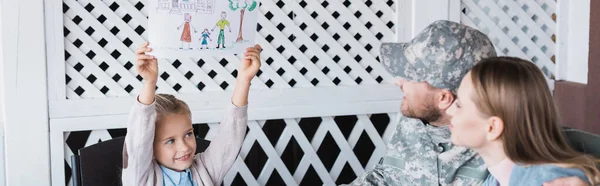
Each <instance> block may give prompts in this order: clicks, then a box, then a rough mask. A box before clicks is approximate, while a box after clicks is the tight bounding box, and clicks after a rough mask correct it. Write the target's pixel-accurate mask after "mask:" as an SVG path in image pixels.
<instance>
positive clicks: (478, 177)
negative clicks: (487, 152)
mask: <svg viewBox="0 0 600 186" xmlns="http://www.w3.org/2000/svg"><path fill="white" fill-rule="evenodd" d="M487 176H488V172H487V169H486V167H485V164H484V162H483V160H482V159H481V157H480V156H479V155H477V154H476V153H475V152H474V151H472V150H469V149H467V148H465V147H456V146H454V145H453V144H451V142H450V130H449V129H448V127H434V126H432V125H429V124H425V123H423V122H422V121H421V120H418V119H412V118H406V117H401V119H400V122H399V123H398V126H397V128H396V131H395V132H394V135H393V136H392V138H391V139H390V141H389V143H388V144H387V150H386V153H385V155H384V157H383V158H382V161H381V162H380V163H379V164H377V165H376V166H375V167H374V168H373V170H370V171H366V172H365V173H363V174H362V175H360V176H359V177H358V178H357V179H356V180H354V181H353V182H352V183H350V184H349V185H432V186H433V185H481V184H482V183H483V181H485V179H486V177H487Z"/></svg>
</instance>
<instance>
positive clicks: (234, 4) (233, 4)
mask: <svg viewBox="0 0 600 186" xmlns="http://www.w3.org/2000/svg"><path fill="white" fill-rule="evenodd" d="M240 1H243V2H240ZM251 1H252V2H250V0H229V8H230V9H231V10H233V11H236V10H238V9H241V10H240V31H239V32H238V37H237V39H236V42H242V41H244V37H243V36H242V25H243V23H244V13H245V12H246V10H248V11H250V12H252V11H254V10H255V9H256V7H257V6H258V3H257V2H256V1H255V0H251ZM241 4H243V6H240V5H241Z"/></svg>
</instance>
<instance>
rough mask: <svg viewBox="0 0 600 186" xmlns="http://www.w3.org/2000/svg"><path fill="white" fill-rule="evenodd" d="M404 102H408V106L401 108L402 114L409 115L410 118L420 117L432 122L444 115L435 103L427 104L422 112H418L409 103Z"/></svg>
mask: <svg viewBox="0 0 600 186" xmlns="http://www.w3.org/2000/svg"><path fill="white" fill-rule="evenodd" d="M402 104H406V106H407V108H406V109H401V112H402V115H404V116H405V117H408V118H415V119H420V120H424V121H427V122H429V123H431V122H436V121H438V120H439V119H440V118H441V117H442V113H441V112H440V110H439V109H437V108H435V105H434V104H432V103H427V104H425V108H424V109H423V110H422V111H421V112H420V113H417V112H416V111H415V110H414V109H413V108H412V107H411V106H410V104H408V103H402Z"/></svg>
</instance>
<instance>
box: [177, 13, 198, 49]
mask: <svg viewBox="0 0 600 186" xmlns="http://www.w3.org/2000/svg"><path fill="white" fill-rule="evenodd" d="M183 20H184V22H183V23H182V24H181V25H179V26H178V27H177V30H181V27H182V26H183V31H182V32H181V38H180V40H181V47H180V48H179V49H183V44H184V43H187V49H192V47H190V43H191V42H192V32H191V31H192V29H193V30H194V33H197V31H196V28H194V27H193V26H192V25H191V24H190V22H192V15H190V14H189V13H185V14H184V15H183Z"/></svg>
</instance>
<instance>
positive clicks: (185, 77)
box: [49, 0, 396, 185]
mask: <svg viewBox="0 0 600 186" xmlns="http://www.w3.org/2000/svg"><path fill="white" fill-rule="evenodd" d="M145 4H146V1H144V0H142V1H138V0H124V1H116V0H102V1H100V0H77V1H76V0H63V1H62V5H61V6H60V7H59V6H58V5H54V6H52V8H55V11H57V10H58V9H60V14H59V13H55V14H54V15H55V16H59V15H60V16H61V17H62V25H60V27H61V29H60V30H61V31H60V32H59V31H56V32H59V33H61V34H60V36H61V37H62V38H64V39H63V40H62V42H60V43H56V44H55V45H54V46H56V48H59V49H60V48H64V58H62V56H60V57H56V56H55V57H56V59H61V58H62V59H63V61H64V62H60V63H56V64H58V65H62V66H64V68H63V69H60V68H58V67H54V69H58V70H54V71H52V69H51V71H50V72H49V74H60V72H64V75H61V78H56V77H51V78H53V79H54V80H55V81H57V82H61V81H62V82H64V83H62V84H61V83H55V84H54V86H57V87H63V90H65V91H64V93H62V92H60V91H58V92H55V93H51V95H50V97H51V98H54V100H51V114H50V115H51V117H54V118H56V119H54V122H51V128H53V127H52V125H53V123H59V122H63V121H66V120H69V118H70V117H83V118H85V117H96V116H98V117H102V118H111V116H110V115H111V114H124V113H123V112H122V111H126V110H128V108H120V107H119V106H121V105H123V104H121V103H117V102H122V101H128V100H131V99H132V98H133V96H135V95H136V94H137V92H138V90H139V89H140V88H141V80H142V78H141V77H140V76H138V75H137V73H136V72H135V68H134V63H133V60H134V55H133V51H134V50H135V49H136V47H137V46H139V45H140V44H141V43H143V42H144V41H146V38H147V34H148V31H147V30H146V29H145V28H146V25H147V16H148V14H147V11H146V6H145ZM395 9H396V8H395V1H392V0H388V1H386V0H365V1H349V0H346V1H339V0H333V1H331V0H329V1H327V0H319V1H316V0H306V1H305V0H302V1H301V0H263V1H261V4H260V8H259V10H260V12H261V15H259V17H258V28H257V43H259V44H261V45H262V46H263V48H264V51H263V54H262V59H263V62H264V65H263V67H262V68H261V71H260V72H259V74H258V75H257V78H255V79H254V81H253V82H252V90H253V91H258V92H261V90H262V91H265V92H269V90H278V89H292V90H293V89H299V91H300V93H299V94H301V93H310V91H311V89H310V88H318V87H336V86H340V87H361V86H365V85H378V84H380V83H382V82H384V80H386V79H387V80H389V79H391V77H390V75H389V74H387V73H386V72H385V71H384V70H383V69H382V67H381V66H380V65H379V64H378V60H379V59H378V49H379V45H380V43H381V42H382V41H395V39H396V35H395V25H396V21H395V20H396V12H395ZM56 27H58V26H56ZM55 30H58V29H55ZM55 35H57V33H55ZM57 40H58V39H57ZM238 61H239V58H238V57H237V56H225V57H203V58H178V59H159V68H160V69H161V72H160V74H159V75H160V78H159V82H158V85H157V91H158V92H166V93H172V94H178V95H187V96H193V95H219V97H218V99H221V98H225V97H227V96H220V95H221V94H223V93H225V92H228V91H231V90H233V87H234V83H235V77H236V74H237V72H236V70H235V69H236V68H237V65H238ZM57 79H58V80H57ZM65 83H66V87H65ZM366 88H369V87H366ZM317 90H322V89H315V91H317ZM327 90H328V89H327ZM327 90H325V91H321V92H325V93H327ZM219 92H221V93H219ZM273 92H276V91H270V93H273ZM331 93H332V94H333V93H334V92H331ZM271 95H272V94H271ZM302 95H304V94H302ZM252 96H253V95H251V97H252ZM184 97H185V96H184ZM336 97H340V96H336ZM342 97H343V96H342ZM215 99H217V98H215ZM226 99H228V98H226ZM314 99H317V100H318V99H319V97H318V94H317V95H316V96H315V98H314ZM321 99H325V98H321ZM103 100H105V101H103ZM184 100H185V98H184ZM223 100H225V99H223ZM263 100H268V99H267V98H264V99H263ZM218 101H221V100H218ZM218 101H217V102H218ZM299 101H302V100H299ZM299 101H298V102H299ZM52 102H54V104H52ZM313 102H314V101H313ZM62 103H65V104H64V105H68V106H63V104H62ZM113 103H114V104H113ZM77 104H81V105H86V104H87V105H92V106H89V107H91V108H89V109H88V108H86V107H85V106H77ZM211 104H212V103H211ZM261 104H265V103H261ZM274 104H276V103H270V104H266V105H274ZM93 105H97V106H93ZM124 105H127V104H124ZM191 107H192V110H193V111H194V107H195V106H194V105H191ZM198 107H199V108H200V109H209V108H211V107H210V106H207V107H202V106H198ZM198 107H196V108H198ZM340 107H343V106H340ZM52 108H54V109H52ZM121 109H125V110H121ZM340 109H341V108H340ZM85 110H92V111H94V112H96V113H92V111H85ZM115 110H117V111H115ZM342 110H343V109H342ZM368 110H369V109H366V110H365V111H362V112H358V113H356V114H358V115H348V116H324V115H318V114H299V115H298V116H311V117H308V118H307V117H302V118H297V119H294V118H293V117H292V118H286V119H277V118H273V119H274V120H257V121H250V122H249V132H248V135H247V137H246V139H245V141H244V145H243V148H242V151H241V153H240V158H238V160H237V161H236V163H235V165H234V167H233V168H232V169H231V171H230V172H229V174H228V175H227V177H226V178H225V183H224V184H225V185H240V184H247V185H265V184H275V185H279V184H286V185H298V184H302V185H322V184H325V185H334V184H336V183H338V184H339V183H347V182H349V181H351V180H352V179H353V178H354V177H356V175H360V174H361V173H362V172H363V171H364V170H365V168H367V169H368V168H370V167H372V166H374V165H375V164H376V163H377V162H378V161H379V158H380V157H381V156H382V153H383V152H384V150H385V145H384V144H385V143H384V141H383V139H387V138H389V137H385V136H386V135H388V136H389V135H390V134H391V131H390V130H393V129H394V128H395V124H394V122H390V121H391V120H390V118H395V117H396V114H394V113H384V114H371V113H373V112H370V111H368ZM250 112H252V111H250ZM355 112H356V111H355ZM307 113H311V112H307ZM316 113H318V112H316ZM363 113H364V114H363ZM315 116H316V117H315ZM121 118H122V117H121ZM266 118H269V117H266ZM82 120H83V119H82ZM115 120H116V121H119V119H114V120H111V119H109V120H107V122H110V121H115ZM194 122H199V123H204V122H207V121H204V120H202V119H196V118H194ZM208 122H209V123H208V124H199V125H197V126H196V127H197V129H198V130H199V131H198V132H199V135H200V136H206V138H207V139H212V135H214V134H215V131H214V130H210V129H212V128H214V127H216V126H217V123H213V122H214V121H213V119H208ZM70 123H73V122H70ZM373 123H377V125H374V124H373ZM92 125H93V126H92ZM56 126H58V124H57V125H56ZM72 126H73V127H54V130H64V134H62V135H61V136H60V137H56V136H55V137H54V138H53V139H61V140H60V143H61V144H62V147H61V148H62V149H64V150H63V151H62V153H61V156H62V157H63V158H62V159H63V160H64V166H63V167H61V169H56V168H55V167H56V165H57V164H53V167H54V168H53V170H63V169H62V168H65V169H66V170H64V173H65V174H64V180H56V179H57V178H56V177H55V178H53V179H54V180H53V183H61V182H63V181H66V182H65V183H66V184H67V185H68V184H71V183H70V174H71V173H70V170H68V169H69V167H70V156H71V155H73V154H74V153H76V152H77V149H79V148H82V147H84V146H88V145H92V144H95V143H97V142H99V141H103V140H107V139H111V138H113V137H117V136H122V135H124V134H125V131H124V129H118V128H122V126H124V125H121V124H116V125H115V124H112V125H110V126H107V127H104V128H103V127H102V126H95V125H94V124H89V126H86V124H83V123H82V124H72ZM56 128H60V129H56ZM107 128H110V129H107ZM51 130H52V129H51ZM274 130H275V131H277V132H273V131H274ZM269 131H271V132H269ZM382 136H384V137H382ZM55 141H56V140H55ZM52 143H56V142H52ZM359 143H360V145H357V144H359ZM357 146H358V147H357ZM54 147H56V145H54ZM355 147H357V148H355ZM54 151H56V150H54ZM54 151H53V152H54ZM290 157H291V158H290ZM252 158H254V159H252ZM256 158H258V159H259V161H258V162H263V163H261V164H256V162H255V161H254V160H255V159H256ZM53 159H55V158H53ZM53 161H54V160H53Z"/></svg>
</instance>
